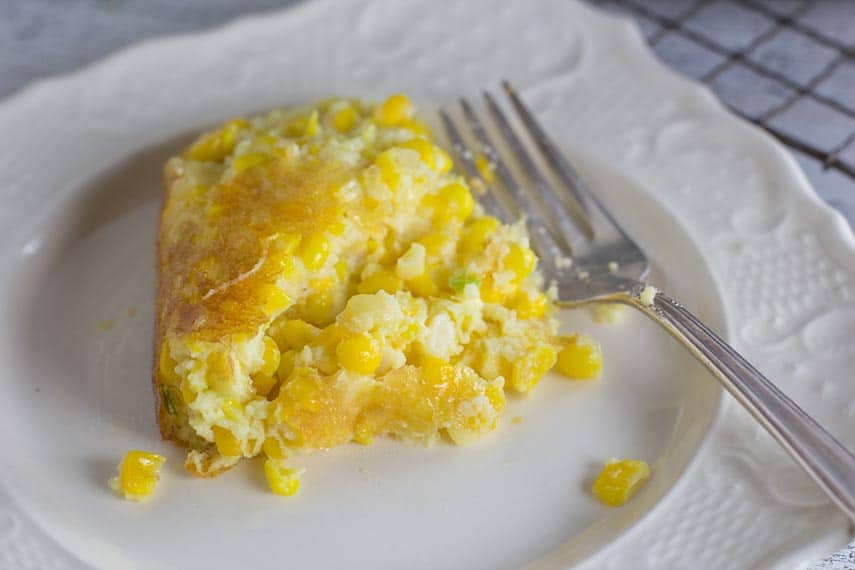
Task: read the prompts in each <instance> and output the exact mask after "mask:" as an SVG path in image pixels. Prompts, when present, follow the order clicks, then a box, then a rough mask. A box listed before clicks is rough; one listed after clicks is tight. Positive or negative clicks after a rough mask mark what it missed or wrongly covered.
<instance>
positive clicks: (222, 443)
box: [212, 426, 243, 457]
mask: <svg viewBox="0 0 855 570" xmlns="http://www.w3.org/2000/svg"><path fill="white" fill-rule="evenodd" d="M212 429H213V431H214V443H215V444H217V451H219V452H220V455H225V456H227V457H229V456H231V457H233V456H236V455H242V454H243V452H242V451H241V445H240V440H239V439H238V438H237V437H235V434H233V433H232V432H231V431H229V430H228V429H226V428H224V427H221V426H214V427H213V428H212Z"/></svg>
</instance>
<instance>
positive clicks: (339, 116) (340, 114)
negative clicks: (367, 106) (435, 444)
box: [332, 107, 359, 133]
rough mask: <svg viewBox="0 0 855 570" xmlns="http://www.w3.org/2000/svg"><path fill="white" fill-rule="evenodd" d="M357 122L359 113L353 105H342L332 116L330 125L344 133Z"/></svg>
mask: <svg viewBox="0 0 855 570" xmlns="http://www.w3.org/2000/svg"><path fill="white" fill-rule="evenodd" d="M357 122H359V113H357V112H356V110H355V109H354V108H353V107H342V108H341V109H339V110H338V111H336V112H335V113H334V114H333V116H332V125H333V128H334V129H335V130H337V131H338V132H340V133H346V132H349V131H350V130H352V129H353V127H355V126H356V123H357Z"/></svg>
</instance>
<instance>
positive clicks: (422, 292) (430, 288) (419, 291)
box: [407, 271, 439, 297]
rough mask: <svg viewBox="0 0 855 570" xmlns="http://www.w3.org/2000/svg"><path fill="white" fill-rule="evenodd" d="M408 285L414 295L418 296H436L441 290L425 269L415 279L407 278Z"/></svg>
mask: <svg viewBox="0 0 855 570" xmlns="http://www.w3.org/2000/svg"><path fill="white" fill-rule="evenodd" d="M407 285H408V286H409V289H410V291H411V292H412V293H413V295H416V296H418V297H434V296H436V294H437V293H438V292H439V288H438V287H437V286H436V283H435V282H434V280H433V277H432V276H431V274H430V272H429V271H425V272H424V273H422V274H421V275H419V276H418V277H416V278H415V279H409V280H407Z"/></svg>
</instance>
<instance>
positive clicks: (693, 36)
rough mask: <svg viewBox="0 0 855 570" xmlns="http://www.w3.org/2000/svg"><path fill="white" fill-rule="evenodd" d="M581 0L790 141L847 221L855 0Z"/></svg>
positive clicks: (854, 191) (853, 203) (853, 214)
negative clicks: (616, 18) (622, 22)
mask: <svg viewBox="0 0 855 570" xmlns="http://www.w3.org/2000/svg"><path fill="white" fill-rule="evenodd" d="M588 1H589V3H591V4H593V5H595V6H599V7H601V8H604V9H606V10H609V11H615V12H619V13H623V14H627V15H629V16H631V17H633V18H634V19H635V20H636V21H637V22H638V23H639V25H640V26H641V29H642V31H643V33H644V35H645V37H646V38H647V40H648V42H649V43H650V45H651V46H652V47H653V49H654V50H655V51H656V52H657V54H658V55H659V56H660V58H661V59H663V60H664V61H665V62H666V63H668V64H669V65H671V66H672V67H674V68H676V69H677V70H678V71H680V72H682V73H684V74H686V75H689V76H691V77H692V78H694V79H697V80H699V81H702V82H703V83H705V84H707V85H709V86H710V87H711V88H712V89H713V90H714V91H715V92H716V93H717V94H718V96H719V97H720V98H721V100H722V101H723V102H724V103H725V104H726V105H728V106H729V107H730V108H731V109H732V110H733V112H735V113H737V114H738V115H740V116H742V117H744V118H745V119H747V120H749V121H751V122H752V123H754V124H756V125H758V126H759V127H761V128H763V129H765V130H766V131H768V132H769V133H771V134H772V135H773V136H775V137H776V138H777V139H778V140H780V141H781V142H782V143H784V144H785V145H786V146H788V147H789V148H790V149H792V150H793V151H794V154H795V156H796V158H797V160H798V161H799V162H800V164H801V165H802V167H803V168H804V169H805V171H806V172H807V174H808V177H809V178H810V179H811V180H812V182H813V183H814V185H815V186H816V187H817V189H818V190H819V192H820V194H821V195H823V196H824V197H825V198H826V199H827V200H828V201H829V202H831V203H832V205H835V206H837V207H838V208H840V209H841V210H842V211H843V213H844V215H846V216H847V217H848V218H849V220H850V223H853V222H855V55H854V54H855V2H852V1H844V0H837V1H835V0H825V1H822V0H820V1H810V0H683V1H681V0H588Z"/></svg>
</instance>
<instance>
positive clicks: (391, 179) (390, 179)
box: [374, 150, 401, 192]
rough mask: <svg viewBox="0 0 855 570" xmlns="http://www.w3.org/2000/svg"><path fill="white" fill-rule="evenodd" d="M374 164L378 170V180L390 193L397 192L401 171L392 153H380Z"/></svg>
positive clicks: (386, 151)
mask: <svg viewBox="0 0 855 570" xmlns="http://www.w3.org/2000/svg"><path fill="white" fill-rule="evenodd" d="M374 164H375V165H377V168H379V169H380V179H381V180H382V181H383V183H384V184H386V186H387V187H388V188H389V190H390V191H392V192H397V191H398V188H399V187H400V185H401V171H400V169H399V168H398V164H397V163H396V162H395V159H394V156H393V153H391V152H389V151H388V150H385V151H383V152H381V153H380V154H379V155H378V156H377V158H376V159H374Z"/></svg>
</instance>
